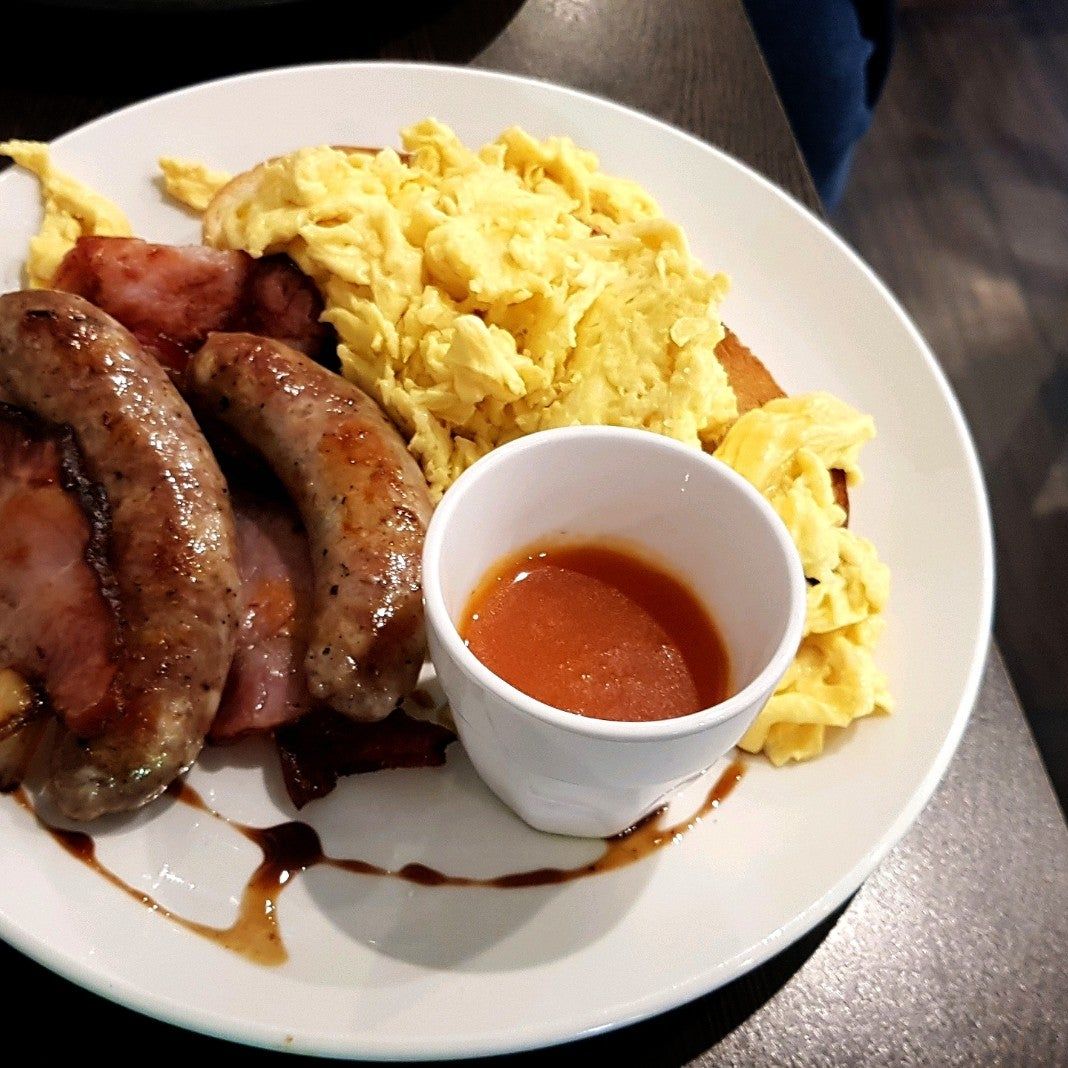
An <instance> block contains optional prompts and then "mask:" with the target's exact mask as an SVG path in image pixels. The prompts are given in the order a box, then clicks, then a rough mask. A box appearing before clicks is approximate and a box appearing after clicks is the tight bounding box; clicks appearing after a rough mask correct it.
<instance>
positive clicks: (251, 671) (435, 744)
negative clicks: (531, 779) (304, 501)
mask: <svg viewBox="0 0 1068 1068" xmlns="http://www.w3.org/2000/svg"><path fill="white" fill-rule="evenodd" d="M244 477H247V473H245V472H243V473H241V474H239V475H237V476H236V478H235V479H234V480H235V481H236V480H237V479H238V478H244ZM232 499H233V505H234V518H235V519H236V522H237V534H238V541H239V545H240V552H241V561H240V564H241V581H242V587H243V595H242V603H243V614H242V617H241V625H240V632H239V635H238V643H237V652H236V654H235V655H234V661H233V664H232V665H231V668H230V675H229V678H228V679H227V682H226V689H225V690H224V691H223V697H222V702H221V703H220V705H219V712H218V715H217V716H216V719H215V723H214V724H213V726H212V728H211V739H212V741H214V742H219V743H226V742H232V741H235V740H237V739H239V738H242V737H245V736H246V735H250V734H257V733H263V732H268V731H272V730H273V731H274V735H275V742H276V745H277V747H278V756H279V759H280V761H281V765H282V775H283V779H284V781H285V785H286V790H287V791H288V793H289V796H290V798H291V799H292V801H293V804H294V805H296V807H297V808H302V807H303V806H304V805H306V804H307V803H308V802H309V801H313V800H315V799H316V798H319V797H324V796H325V795H326V794H328V793H330V792H331V790H333V789H334V787H335V786H336V785H337V782H338V779H339V778H340V777H341V776H343V775H355V774H359V773H362V772H371V771H381V770H383V769H385V768H423V767H436V766H438V765H440V764H443V763H444V761H445V748H446V746H448V744H449V743H450V742H451V741H453V740H454V739H455V737H456V736H455V735H454V734H453V733H452V731H450V730H448V729H447V728H445V727H442V726H439V725H438V724H436V723H429V722H426V721H424V720H419V719H414V718H413V717H411V716H409V715H407V714H406V713H404V712H402V711H400V710H399V709H398V710H396V711H394V712H393V713H392V714H391V715H390V716H389V717H387V718H386V719H384V720H381V721H379V722H378V723H357V722H354V721H353V720H350V719H348V718H347V717H345V716H342V715H340V714H339V713H337V712H334V711H333V710H331V709H330V708H328V707H326V706H325V705H322V704H320V703H318V702H316V701H315V700H314V699H313V698H312V696H311V694H310V693H309V691H308V684H307V676H306V675H305V671H304V654H305V652H306V651H307V642H308V628H309V621H310V618H311V612H312V568H311V560H310V558H309V554H308V542H307V538H306V535H305V533H304V528H303V527H302V526H301V523H300V518H299V516H298V514H297V511H296V509H295V508H294V507H293V505H291V504H290V503H289V502H288V501H287V500H285V499H284V497H283V495H282V493H281V489H280V488H276V487H271V488H269V489H265V490H264V492H263V493H262V494H253V493H251V492H248V491H243V490H238V491H236V492H234V493H233V494H232Z"/></svg>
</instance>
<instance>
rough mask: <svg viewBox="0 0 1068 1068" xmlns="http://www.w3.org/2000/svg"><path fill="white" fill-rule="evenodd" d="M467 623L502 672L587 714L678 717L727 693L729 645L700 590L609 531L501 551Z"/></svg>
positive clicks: (478, 649)
mask: <svg viewBox="0 0 1068 1068" xmlns="http://www.w3.org/2000/svg"><path fill="white" fill-rule="evenodd" d="M459 629H460V635H461V637H462V638H463V639H464V642H465V643H466V645H467V646H468V648H469V649H470V650H471V652H472V653H474V655H475V656H476V657H478V659H479V660H481V661H482V663H483V664H485V665H486V667H488V668H489V669H490V670H491V671H492V672H493V673H494V674H496V675H497V676H499V677H500V678H502V679H504V681H505V682H508V683H511V685H513V686H515V687H516V688H517V689H519V690H522V691H523V692H524V693H526V694H528V695H530V696H531V697H535V698H537V699H538V700H539V701H543V702H544V703H545V704H548V705H552V706H554V707H555V708H559V709H563V710H564V711H566V712H574V713H576V714H578V715H580V716H589V717H593V718H596V719H611V720H620V721H627V722H640V721H650V720H662V719H674V718H676V717H679V716H687V715H690V714H691V713H694V712H698V711H700V710H701V709H704V708H709V707H711V706H712V705H716V704H718V703H719V702H720V701H723V700H725V699H726V698H727V697H728V696H729V695H730V692H731V691H730V664H729V658H728V655H727V650H726V647H725V645H724V643H723V639H722V638H721V637H720V634H719V631H718V629H717V627H716V624H715V622H714V621H713V620H712V617H711V616H710V615H709V613H708V610H707V609H706V608H705V606H704V605H703V604H702V603H701V601H700V600H698V598H697V596H696V595H695V594H694V593H693V592H692V591H691V590H690V589H689V588H688V587H687V585H686V584H685V583H684V582H682V581H681V580H680V579H679V578H677V577H675V576H674V575H672V574H670V573H669V572H668V571H665V570H664V569H662V568H661V567H659V566H658V565H656V564H654V563H652V562H650V561H649V560H647V559H645V558H643V557H642V556H641V555H639V554H638V553H636V552H634V551H633V550H632V549H630V548H629V547H624V546H621V545H617V544H613V543H609V542H600V541H594V542H581V543H571V542H544V543H539V544H536V545H533V546H529V547H527V548H525V549H522V550H520V551H519V552H516V553H512V554H510V555H508V556H506V557H505V558H504V559H502V560H499V561H498V562H497V563H496V564H494V565H493V566H492V567H491V568H490V569H489V571H488V572H487V573H486V574H485V576H484V577H483V578H482V580H481V581H480V582H479V584H478V586H477V587H476V588H475V590H474V592H473V593H472V594H471V596H470V598H469V600H468V603H467V606H466V608H465V610H464V613H463V616H462V618H461V622H460V628H459Z"/></svg>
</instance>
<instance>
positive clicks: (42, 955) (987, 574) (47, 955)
mask: <svg viewBox="0 0 1068 1068" xmlns="http://www.w3.org/2000/svg"><path fill="white" fill-rule="evenodd" d="M354 69H375V70H380V71H386V70H389V71H392V72H395V73H400V72H404V71H412V70H420V71H424V72H438V73H441V72H447V73H448V75H449V76H455V75H459V76H461V77H464V78H467V77H470V78H474V79H476V80H485V81H491V82H492V81H506V82H511V83H515V84H517V85H522V86H527V87H535V88H537V89H538V90H539V91H548V92H550V93H560V94H563V95H564V96H565V97H567V96H570V97H576V98H579V99H582V100H585V101H587V102H592V103H594V104H595V105H597V106H599V107H603V108H608V109H611V110H613V111H616V112H622V113H625V114H626V115H627V116H628V118H629V119H630V120H632V121H637V122H640V123H643V124H650V125H652V126H653V127H659V128H660V129H661V130H663V131H666V132H668V133H670V134H673V135H675V136H678V137H682V138H683V139H685V140H686V141H688V142H690V143H691V144H693V145H695V146H698V147H700V148H701V149H703V150H705V151H707V152H711V153H712V154H713V156H717V157H719V159H720V162H722V163H724V164H726V165H727V166H728V167H731V168H734V169H736V170H739V171H741V172H743V174H744V175H745V176H746V177H747V178H748V179H749V180H750V181H754V182H756V183H757V184H758V185H759V186H761V187H762V188H763V190H764V191H765V192H766V193H769V194H770V195H772V196H773V197H775V198H776V199H778V200H779V201H780V202H781V203H783V204H784V205H785V206H786V207H787V208H789V209H792V210H793V211H795V212H797V213H799V214H800V215H801V216H802V218H804V219H805V220H806V221H807V222H808V224H809V225H813V226H815V227H816V228H817V230H820V231H822V234H823V236H824V237H826V238H829V239H830V240H831V242H832V244H833V245H834V246H835V248H836V249H837V250H838V252H840V253H842V254H843V255H844V256H845V257H846V258H847V259H848V260H849V261H850V262H851V264H852V265H853V266H854V267H855V268H857V269H859V270H860V272H861V273H862V274H863V275H864V277H865V278H866V280H867V281H868V282H869V283H871V284H872V285H873V286H874V288H875V290H876V292H877V293H878V295H879V296H880V297H881V298H882V299H883V301H884V302H885V304H886V305H887V306H888V307H889V308H890V310H891V311H892V312H893V314H894V316H895V318H896V319H897V320H898V322H899V323H900V324H901V325H902V326H903V327H904V328H905V331H906V333H907V335H908V336H909V338H910V340H911V341H912V342H913V343H914V344H915V345H916V347H917V348H918V350H919V352H920V354H921V355H922V357H923V360H924V363H925V365H926V367H927V370H928V371H929V372H930V373H931V375H932V377H933V380H934V383H935V385H936V386H937V388H938V390H939V392H940V394H941V397H942V400H943V401H944V402H945V404H946V407H947V409H948V411H949V414H950V417H951V421H952V424H953V430H954V431H955V433H956V436H957V438H958V440H959V441H960V442H961V444H962V446H963V451H964V455H965V460H966V468H967V473H968V476H969V481H970V484H971V489H972V491H973V493H974V503H975V504H976V506H977V512H978V519H979V530H978V534H979V549H980V555H981V558H982V559H981V576H980V587H981V590H980V597H981V604H980V611H979V614H978V618H977V619H976V620H975V624H976V627H975V631H974V641H973V651H972V657H971V662H970V663H969V665H968V671H967V674H966V676H965V681H964V687H963V690H962V692H961V696H960V699H959V701H958V703H957V708H956V710H955V712H954V715H953V719H952V722H951V724H950V728H949V730H948V732H947V733H946V736H945V738H944V739H943V740H942V742H941V744H940V746H939V748H938V751H937V753H936V755H935V758H934V760H933V761H932V763H931V765H930V767H929V768H928V769H927V771H926V773H925V774H924V776H923V777H922V779H921V781H920V783H919V785H918V786H917V788H916V789H915V790H914V791H913V793H912V795H911V796H910V798H909V800H908V803H907V804H906V805H904V806H903V807H902V809H901V811H900V812H899V813H898V814H897V816H896V818H895V819H894V820H893V822H892V823H891V824H890V826H889V827H888V829H887V830H886V832H885V833H884V834H883V835H882V836H881V838H880V839H879V841H878V842H877V843H876V844H875V845H874V846H873V847H872V848H871V849H870V850H869V851H868V852H866V853H865V854H864V856H863V857H862V858H861V859H860V860H859V861H858V862H857V863H856V864H855V865H854V866H853V867H852V868H851V869H850V870H849V871H848V872H847V873H846V874H845V875H843V876H842V877H841V878H840V879H839V880H838V881H837V882H836V883H835V884H834V885H833V886H832V887H830V888H829V889H828V890H827V891H825V892H824V893H823V894H822V895H821V896H820V897H818V898H817V899H816V900H815V901H813V902H812V903H811V904H810V905H809V906H808V907H807V908H805V909H803V910H801V911H800V912H799V913H797V914H796V915H795V916H793V917H792V919H791V920H790V921H789V922H788V923H786V924H784V925H783V926H781V927H779V928H777V929H776V930H775V931H773V932H772V933H771V934H769V935H768V936H767V937H765V938H764V939H763V940H762V941H761V942H760V943H759V946H758V947H757V949H756V950H755V951H753V952H749V953H745V952H743V953H739V954H736V955H734V956H733V957H730V958H727V959H725V960H721V961H719V962H718V963H717V964H715V965H713V966H712V967H711V968H707V969H705V970H703V971H701V972H700V973H699V974H697V975H695V976H691V977H690V978H689V979H687V980H685V981H684V982H682V983H680V984H673V985H672V986H670V987H667V988H666V989H663V990H657V991H654V992H652V993H650V994H648V995H646V996H645V997H643V998H641V999H640V1000H638V1001H636V1002H632V1003H631V1004H630V1005H628V1006H627V1009H626V1010H625V1011H624V1012H622V1013H618V1014H614V1015H612V1017H611V1019H607V1020H601V1021H599V1022H596V1023H591V1025H590V1026H589V1027H586V1028H582V1029H580V1030H578V1031H575V1030H572V1029H570V1028H560V1027H554V1026H552V1025H551V1024H548V1025H547V1024H544V1023H542V1024H538V1025H535V1026H533V1027H530V1028H527V1029H526V1030H524V1031H523V1032H522V1034H521V1035H516V1034H515V1032H514V1031H512V1030H509V1031H501V1032H493V1031H485V1030H481V1031H479V1032H478V1033H477V1034H474V1035H469V1036H467V1037H464V1036H462V1035H461V1036H454V1037H453V1038H451V1039H450V1040H449V1044H448V1045H444V1046H443V1045H441V1044H437V1045H435V1044H434V1043H433V1042H431V1041H427V1040H426V1039H421V1038H419V1037H418V1036H417V1037H410V1038H409V1039H407V1040H406V1041H405V1042H404V1043H403V1044H401V1043H399V1042H397V1041H395V1040H388V1039H387V1040H383V1039H381V1038H375V1039H372V1041H371V1045H370V1047H369V1048H357V1047H356V1045H355V1044H354V1043H353V1041H352V1036H351V1035H345V1036H334V1037H332V1038H329V1039H328V1038H326V1037H325V1036H323V1035H322V1034H314V1035H312V1034H308V1035H301V1034H300V1033H299V1032H297V1031H286V1032H285V1033H284V1034H282V1033H281V1032H279V1033H278V1034H277V1035H273V1036H272V1035H269V1034H267V1033H266V1030H265V1029H264V1028H263V1027H262V1026H261V1025H260V1024H257V1023H253V1024H247V1023H245V1022H243V1021H241V1020H239V1019H235V1018H233V1017H230V1016H227V1015H223V1014H219V1013H215V1012H213V1011H212V1010H210V1009H205V1008H199V1007H198V1008H190V1006H189V1005H188V1003H185V1002H179V1001H177V1000H176V999H172V998H169V997H167V996H165V995H160V994H151V993H148V994H146V993H145V992H144V991H143V990H141V989H140V988H139V987H137V986H136V985H134V984H133V983H132V982H130V981H128V980H126V979H124V978H122V977H118V976H115V975H109V974H104V973H102V972H101V971H100V970H99V969H94V968H93V967H91V966H90V965H88V964H87V963H86V962H85V961H83V960H82V959H81V958H80V957H79V956H78V955H77V954H75V953H70V952H64V951H62V950H59V949H57V948H56V947H54V946H53V945H51V944H49V943H48V942H46V941H45V940H44V939H43V938H39V937H37V936H36V935H35V934H33V933H27V932H25V931H23V930H22V929H21V928H19V927H18V926H16V925H15V924H14V923H12V922H10V921H9V920H8V917H7V915H6V914H5V913H4V911H3V910H2V909H0V938H2V939H3V940H4V941H5V942H7V943H8V944H9V945H11V946H12V947H13V948H15V949H16V950H18V951H19V952H21V953H23V954H24V955H26V956H27V957H30V958H31V959H32V960H34V961H36V962H37V963H38V964H40V965H42V966H43V967H45V968H47V969H48V970H49V971H52V972H54V973H55V974H57V975H60V976H62V977H63V978H64V979H67V980H68V981H70V982H73V983H75V984H76V985H77V986H80V987H82V988H83V989H85V990H88V991H89V992H91V993H93V994H96V995H98V996H100V997H104V998H106V999H107V1000H109V1001H112V1002H114V1003H116V1004H118V1005H120V1006H122V1007H124V1008H127V1009H131V1010H133V1011H136V1012H139V1013H141V1014H142V1015H145V1016H148V1017H150V1018H153V1019H156V1020H159V1021H161V1022H163V1023H166V1024H170V1025H172V1026H177V1027H181V1028H184V1029H186V1030H190V1031H194V1032H197V1033H200V1034H204V1035H207V1036H209V1037H213V1038H219V1039H223V1040H226V1041H231V1042H239V1043H242V1044H245V1045H249V1046H253V1047H258V1048H262V1049H270V1050H275V1051H281V1052H290V1053H296V1054H302V1055H305V1056H316V1057H338V1058H348V1059H357V1058H358V1059H363V1060H371V1061H424V1060H433V1059H440V1058H443V1057H447V1058H455V1059H468V1058H473V1057H482V1056H492V1055H496V1054H508V1053H519V1052H524V1051H527V1050H532V1049H541V1048H547V1047H551V1046H555V1045H560V1044H562V1043H566V1042H572V1041H577V1040H580V1039H583V1038H589V1037H592V1036H594V1035H598V1034H603V1033H605V1032H608V1031H612V1030H617V1029H619V1028H623V1027H627V1026H630V1025H632V1024H635V1023H638V1022H640V1021H642V1020H646V1019H649V1018H651V1017H653V1016H657V1015H660V1014H661V1013H664V1012H667V1011H669V1010H671V1009H673V1008H677V1007H679V1006H681V1005H684V1004H688V1003H689V1002H691V1001H694V1000H696V999H697V998H699V997H703V996H704V995H706V994H710V993H712V992H714V991H715V990H717V989H719V988H720V987H722V986H724V985H725V984H727V983H729V982H731V981H732V980H734V979H736V978H738V977H740V976H741V975H744V974H745V973H747V972H749V971H750V970H752V969H753V968H756V967H759V966H760V965H761V964H763V963H765V962H766V961H768V960H769V959H770V958H771V957H773V956H775V955H777V954H779V953H781V952H783V951H784V950H785V949H787V948H788V947H789V946H791V945H793V943H794V942H796V941H797V940H798V939H799V938H801V937H803V936H804V935H805V934H807V933H808V932H809V931H811V930H812V929H813V928H814V927H815V926H816V925H817V924H819V923H820V922H821V921H822V920H824V919H826V918H827V916H829V915H830V914H831V913H832V912H833V911H834V910H835V909H836V908H838V907H839V906H840V905H841V904H842V903H843V902H845V901H846V900H847V899H848V898H849V896H850V895H851V894H853V893H854V892H856V890H858V889H859V888H860V886H861V885H862V884H863V883H864V881H865V880H866V879H867V878H868V876H869V875H870V874H871V873H872V872H873V871H874V870H875V868H876V867H878V865H879V864H880V863H881V862H882V861H883V860H884V859H885V857H886V856H887V854H888V853H889V852H890V851H891V849H893V848H894V846H895V845H897V844H898V842H899V841H900V840H901V839H902V838H903V837H904V835H905V833H906V832H907V831H908V830H909V829H910V828H911V827H912V825H913V824H914V823H915V822H916V820H917V819H918V817H919V816H920V814H921V812H922V811H923V809H924V808H925V807H926V805H927V803H928V801H930V799H931V797H932V796H933V794H934V792H935V790H936V789H937V787H938V785H939V783H940V782H941V781H942V778H943V777H944V775H945V773H946V770H947V769H948V767H949V764H950V762H951V760H952V757H953V755H954V753H955V752H956V750H957V747H958V745H959V744H960V740H961V737H962V736H963V734H964V729H965V727H966V726H967V723H968V720H969V718H970V716H971V712H972V709H973V707H974V706H975V703H976V700H977V698H978V694H979V689H980V685H981V682H982V677H983V672H984V669H985V665H986V662H987V659H988V657H989V655H990V650H991V646H992V642H993V638H992V633H991V627H992V620H993V608H994V543H993V524H992V519H991V514H990V503H989V496H988V493H987V489H986V483H985V480H984V478H983V475H982V469H981V466H980V463H979V458H978V453H977V451H976V447H975V442H974V439H973V437H972V434H971V430H970V428H969V427H968V424H967V420H966V419H965V417H964V413H963V410H962V408H961V405H960V402H959V401H958V399H957V397H956V394H955V393H954V391H953V388H952V386H951V385H950V382H949V379H948V377H947V376H946V373H945V371H944V370H943V369H942V366H941V364H940V363H939V362H938V360H937V358H936V357H935V355H934V353H933V351H932V350H931V348H930V346H929V345H928V344H927V342H926V340H925V339H924V337H923V335H922V334H921V333H920V331H919V329H918V328H917V326H916V325H915V323H914V322H913V321H912V318H911V317H910V316H909V314H908V312H907V311H906V310H905V309H904V308H903V307H902V305H901V304H900V303H899V302H898V300H897V298H896V297H895V296H894V294H893V293H892V292H891V290H890V289H889V287H888V286H887V285H886V284H885V283H884V282H883V281H882V280H881V279H880V278H879V277H878V275H877V274H876V273H875V271H874V270H873V269H872V268H871V267H870V266H869V265H868V264H867V263H866V262H865V261H864V260H863V259H862V258H861V257H860V255H859V254H858V253H857V252H856V251H855V250H854V249H853V248H852V247H851V246H850V245H849V244H848V243H847V242H846V241H845V240H844V239H843V238H842V237H841V236H840V235H839V234H838V233H836V232H835V230H834V229H833V228H832V227H831V226H830V225H829V224H828V223H827V222H826V221H825V220H824V219H822V218H821V217H820V216H819V215H817V214H816V212H814V211H813V210H812V209H811V208H809V207H808V206H807V205H805V204H803V203H802V202H801V201H800V200H798V199H797V198H796V197H794V196H792V195H791V194H790V193H788V192H787V191H786V190H784V189H783V188H782V187H780V186H779V185H777V184H776V183H774V182H773V181H771V180H770V179H769V178H767V177H765V176H764V175H762V174H760V173H759V172H758V171H756V170H754V169H753V168H752V167H751V166H749V165H748V164H747V163H744V162H743V161H742V160H740V159H738V158H737V157H735V156H733V155H731V154H730V153H729V152H726V151H725V150H723V149H722V148H719V147H718V146H716V145H713V144H710V143H709V142H707V141H705V140H703V139H702V138H700V137H698V136H696V135H695V134H692V133H690V132H689V131H687V130H685V129H682V128H681V127H679V126H676V125H674V124H673V123H670V122H667V121H665V120H663V119H660V118H657V117H656V116H653V115H650V114H648V113H646V112H643V111H640V110H638V109H637V108H633V107H630V106H628V105H626V104H621V103H618V102H617V101H615V100H612V99H610V98H608V97H604V96H601V95H599V94H596V93H590V92H586V91H585V90H581V89H575V88H573V87H571V86H567V85H562V84H561V83H559V82H553V81H550V80H548V79H544V78H538V77H536V76H529V75H522V74H513V73H511V72H508V71H500V70H492V69H485V68H481V67H472V66H469V65H461V64H446V63H430V62H423V61H405V60H345V61H335V62H325V63H309V64H300V63H298V64H284V65H281V66H276V67H268V68H263V69H260V70H254V71H246V72H244V73H241V74H236V75H228V76H222V77H219V78H212V79H209V80H207V81H203V82H197V83H195V84H192V85H187V86H183V87H182V88H179V89H174V90H170V91H167V92H163V93H157V94H155V95H153V96H150V97H147V98H145V99H143V100H138V101H134V102H133V103H130V104H127V105H124V106H123V107H121V108H118V109H116V110H114V111H110V112H108V113H106V114H104V115H100V116H98V117H96V118H95V119H92V120H90V121H89V122H87V123H83V124H81V125H79V126H76V127H73V128H72V129H70V130H67V131H65V132H64V133H62V134H60V135H59V136H58V137H56V138H54V139H53V140H52V141H50V142H48V144H49V146H50V147H62V145H63V142H64V141H66V140H68V139H69V138H72V137H75V136H78V135H80V134H83V133H87V132H89V131H91V130H93V129H94V128H95V127H96V126H98V125H101V124H103V123H105V122H111V121H113V120H115V119H118V118H121V117H123V116H125V115H128V114H130V113H132V112H135V111H138V110H139V109H142V108H150V107H152V106H153V105H155V104H157V103H158V102H160V101H162V100H176V99H178V98H180V97H182V96H186V95H189V94H192V93H195V92H200V91H202V90H205V89H212V88H217V87H220V86H222V85H226V84H231V85H232V84H234V83H237V82H246V83H247V82H253V81H260V80H263V81H267V80H269V79H271V78H273V77H280V76H282V77H284V76H288V75H292V74H293V73H295V72H298V71H299V72H302V73H304V74H313V75H314V73H316V72H319V71H348V70H354ZM17 173H18V172H17V169H16V168H15V167H14V166H9V167H8V168H7V170H6V172H5V173H2V174H0V188H2V187H3V185H4V184H6V183H7V182H8V181H9V180H10V178H11V176H12V175H13V174H17Z"/></svg>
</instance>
